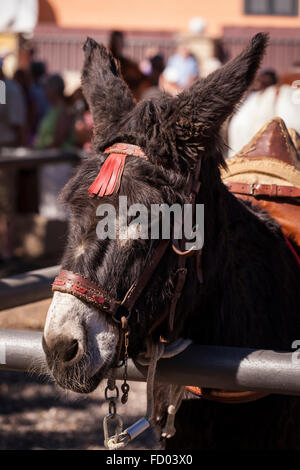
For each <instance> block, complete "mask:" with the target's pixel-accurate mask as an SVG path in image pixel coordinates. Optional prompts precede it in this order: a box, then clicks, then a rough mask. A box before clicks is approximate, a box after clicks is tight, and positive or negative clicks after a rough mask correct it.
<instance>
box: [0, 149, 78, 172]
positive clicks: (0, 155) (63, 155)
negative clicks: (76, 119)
mask: <svg viewBox="0 0 300 470" xmlns="http://www.w3.org/2000/svg"><path fill="white" fill-rule="evenodd" d="M82 155H83V152H82V151H80V150H76V149H74V150H71V151H61V150H59V149H43V150H38V149H28V148H24V147H18V148H2V149H1V151H0V168H3V169H5V168H6V167H7V168H11V167H14V168H25V167H37V166H40V165H44V164H45V163H53V164H55V163H61V162H66V161H69V162H71V163H73V164H76V163H78V162H79V161H80V158H82Z"/></svg>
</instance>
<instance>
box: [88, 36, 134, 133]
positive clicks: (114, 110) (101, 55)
mask: <svg viewBox="0 0 300 470" xmlns="http://www.w3.org/2000/svg"><path fill="white" fill-rule="evenodd" d="M83 50H84V56H85V58H84V65H83V69H82V74H81V84H82V89H83V93H84V96H85V98H86V100H87V102H88V105H89V108H90V110H91V113H92V116H93V120H94V126H95V132H96V133H97V134H98V135H99V134H101V136H102V139H101V140H103V141H105V140H106V138H107V137H109V136H110V135H112V133H114V132H115V131H116V130H117V128H118V126H119V123H120V121H121V120H122V118H124V117H125V116H126V114H127V113H128V112H129V111H131V109H132V108H133V107H134V106H135V101H134V99H133V96H132V94H131V92H130V91H129V88H128V86H127V85H126V83H125V82H124V80H123V79H122V76H121V72H120V66H119V63H118V61H117V60H116V59H115V58H114V57H113V56H112V54H111V53H110V52H109V51H108V50H107V49H106V48H105V47H104V46H103V45H102V44H98V43H97V42H96V41H94V39H91V38H87V40H86V42H85V44H84V46H83Z"/></svg>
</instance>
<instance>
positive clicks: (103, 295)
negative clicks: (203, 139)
mask: <svg viewBox="0 0 300 470" xmlns="http://www.w3.org/2000/svg"><path fill="white" fill-rule="evenodd" d="M105 153H107V154H108V155H109V156H108V158H107V159H106V160H105V162H104V164H103V166H102V168H101V170H100V172H99V174H98V176H97V178H96V179H95V181H94V183H93V184H92V185H91V187H90V188H89V193H90V196H91V197H95V196H96V197H97V196H99V192H100V193H101V196H102V195H108V194H112V192H114V191H118V189H119V186H120V180H121V177H122V173H123V169H124V164H125V158H126V157H127V156H135V157H139V158H143V159H146V160H148V158H147V156H146V155H145V154H144V152H143V151H142V150H141V148H140V147H138V146H136V145H131V144H125V143H117V144H114V145H112V146H111V147H109V148H108V149H106V150H105ZM108 159H110V162H109V163H107V162H108ZM105 163H106V166H105ZM104 166H105V167H104ZM200 170H201V158H200V159H199V161H198V162H197V164H196V167H195V169H194V171H193V172H191V173H190V176H189V178H188V183H187V194H188V196H189V202H190V203H191V204H192V208H193V213H194V212H195V204H196V196H197V194H198V192H199V188H200V181H199V177H200ZM103 181H105V183H103ZM101 196H100V197H101ZM183 233H184V231H183ZM170 244H172V248H173V250H174V252H175V253H176V254H177V257H178V262H177V270H176V272H175V278H176V279H175V288H174V292H173V295H172V298H171V302H170V306H169V309H168V310H167V311H166V314H164V315H162V317H161V318H160V319H159V320H158V321H157V322H156V323H155V325H153V327H152V328H151V331H150V333H152V332H153V331H154V329H156V328H157V327H158V326H159V325H160V324H161V323H162V322H163V321H164V320H165V318H166V316H167V315H168V318H169V320H168V328H169V332H170V333H172V331H173V327H174V317H175V312H176V306H177V303H178V300H179V298H180V296H181V293H182V289H183V286H184V284H185V278H186V274H187V268H186V259H187V257H189V256H192V255H194V256H195V255H197V256H195V258H196V272H197V273H198V279H199V282H202V270H201V250H193V249H191V250H188V251H185V250H184V244H185V239H184V238H182V239H181V240H180V241H179V243H178V241H177V240H174V239H172V240H170V239H167V240H160V241H159V243H158V245H157V247H156V249H155V251H154V254H153V256H152V258H151V259H150V260H149V262H148V263H147V265H146V266H145V267H144V270H143V272H142V274H141V275H140V277H139V278H138V279H137V280H136V281H135V282H134V283H133V284H132V285H131V286H130V288H129V289H128V291H127V292H126V294H125V296H124V298H123V299H122V300H117V299H114V298H112V297H111V296H110V295H109V294H108V293H107V292H105V291H104V290H103V289H102V288H101V287H100V286H98V285H97V284H95V283H94V282H92V281H90V280H89V279H86V278H85V277H83V276H82V275H81V274H78V273H74V272H72V271H67V270H61V271H60V273H59V274H58V276H57V277H56V278H55V280H54V283H53V286H52V290H53V291H58V292H63V293H68V294H71V295H73V296H75V297H78V298H79V299H81V300H84V301H85V302H87V303H89V304H91V305H93V306H94V307H96V308H98V309H99V310H100V311H102V312H103V313H105V314H107V315H109V316H110V317H111V318H112V319H113V321H115V322H116V323H118V324H119V326H120V327H121V325H122V318H123V319H124V316H125V318H126V320H128V319H129V317H130V314H131V311H132V309H133V307H134V305H135V304H136V302H137V300H138V299H139V298H140V296H141V294H142V293H143V291H144V289H145V288H146V286H147V284H148V282H149V281H150V279H151V278H152V276H153V274H154V272H155V270H156V268H157V267H158V265H159V263H160V261H161V260H162V258H163V256H164V254H165V252H166V250H167V249H168V247H169V246H170ZM120 307H123V308H122V309H120ZM119 309H120V310H121V311H122V317H121V316H120V315H119V316H118V311H119ZM124 309H125V311H126V313H125V314H124Z"/></svg>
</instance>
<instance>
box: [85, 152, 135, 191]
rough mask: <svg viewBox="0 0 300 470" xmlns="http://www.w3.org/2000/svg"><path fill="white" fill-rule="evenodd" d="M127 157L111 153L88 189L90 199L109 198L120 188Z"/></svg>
mask: <svg viewBox="0 0 300 470" xmlns="http://www.w3.org/2000/svg"><path fill="white" fill-rule="evenodd" d="M126 157H127V155H126V154H121V153H111V154H110V155H109V156H108V157H107V159H106V160H105V162H104V163H103V165H102V168H101V170H100V171H99V174H98V176H97V178H96V179H95V181H94V182H93V184H92V185H91V186H90V187H89V194H90V196H91V197H97V196H98V197H103V196H110V195H111V194H113V193H114V192H115V191H118V190H119V188H120V183H121V177H122V174H123V171H124V165H125V159H126Z"/></svg>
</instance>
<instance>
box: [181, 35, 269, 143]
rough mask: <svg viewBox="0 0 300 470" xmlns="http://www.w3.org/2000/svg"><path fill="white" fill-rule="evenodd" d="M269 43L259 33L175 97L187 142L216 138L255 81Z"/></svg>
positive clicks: (184, 137)
mask: <svg viewBox="0 0 300 470" xmlns="http://www.w3.org/2000/svg"><path fill="white" fill-rule="evenodd" d="M267 42H268V35H267V34H263V33H259V34H257V35H256V36H254V37H253V38H252V40H251V41H250V43H249V45H248V47H247V48H246V49H245V50H244V51H243V52H242V53H241V54H240V55H239V56H237V57H236V58H235V59H233V60H232V61H230V62H228V63H227V64H226V65H224V66H223V67H221V68H220V69H218V70H216V71H215V72H213V73H211V74H210V75H209V76H208V77H206V78H205V79H202V80H198V81H197V82H195V83H194V84H193V85H192V86H191V87H190V88H189V89H187V90H186V91H184V92H182V93H181V94H180V95H178V96H177V97H176V98H174V100H175V102H174V105H175V109H177V118H176V135H177V138H179V139H181V138H182V139H183V140H185V141H186V144H187V145H188V143H189V141H190V143H191V144H194V145H195V144H197V143H199V142H200V143H201V142H203V143H204V142H205V141H206V140H207V139H212V136H213V135H215V134H216V132H218V130H219V129H220V127H221V125H222V124H223V122H224V121H225V119H226V118H227V117H228V116H230V115H231V114H232V113H233V111H234V109H235V107H236V105H237V104H238V103H239V101H240V100H241V98H242V96H243V94H244V93H245V92H246V90H247V89H248V87H249V85H250V84H251V82H252V81H253V79H254V77H255V75H256V72H257V70H258V68H259V66H260V63H261V59H262V57H263V54H264V51H265V48H266V45H267ZM175 112H176V111H175Z"/></svg>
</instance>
